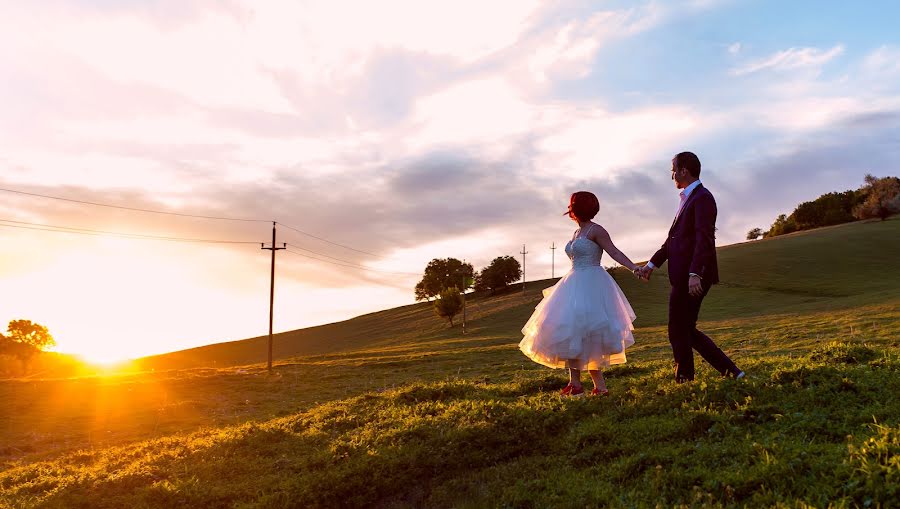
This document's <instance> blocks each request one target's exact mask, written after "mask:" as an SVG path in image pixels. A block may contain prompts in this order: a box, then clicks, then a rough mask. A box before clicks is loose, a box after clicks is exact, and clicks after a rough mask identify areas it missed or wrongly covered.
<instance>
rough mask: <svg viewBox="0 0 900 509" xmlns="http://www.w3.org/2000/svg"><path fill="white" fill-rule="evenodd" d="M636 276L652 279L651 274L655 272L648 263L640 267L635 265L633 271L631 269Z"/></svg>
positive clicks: (647, 279)
mask: <svg viewBox="0 0 900 509" xmlns="http://www.w3.org/2000/svg"><path fill="white" fill-rule="evenodd" d="M631 272H632V273H633V274H634V275H635V277H637V278H638V279H640V280H642V281H645V282H646V281H650V274H653V269H651V268H650V267H648V266H646V265H642V266H640V267H635V268H634V270H633V271H631Z"/></svg>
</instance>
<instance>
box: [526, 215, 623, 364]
mask: <svg viewBox="0 0 900 509" xmlns="http://www.w3.org/2000/svg"><path fill="white" fill-rule="evenodd" d="M593 226H594V225H593V224H591V225H590V226H589V228H588V229H586V231H585V232H584V233H585V235H588V234H589V233H590V228H593ZM579 233H581V232H580V231H576V232H575V235H574V236H573V237H572V240H570V241H569V243H568V244H566V254H567V255H568V256H569V259H570V260H572V268H571V269H569V272H567V273H566V275H565V276H563V277H562V278H561V279H560V280H559V281H558V282H557V283H556V284H555V285H553V286H552V287H550V288H547V289H546V290H544V299H543V300H541V302H540V303H538V305H537V307H535V310H534V313H533V314H532V315H531V318H529V319H528V322H527V323H526V324H525V327H524V328H522V333H523V334H524V335H525V338H524V339H522V341H521V342H520V343H519V349H521V350H522V352H523V353H525V355H527V356H528V357H530V358H531V359H532V360H533V361H535V362H537V363H540V364H543V365H544V366H549V367H551V368H569V367H571V368H576V369H583V370H593V369H600V368H602V367H605V366H610V365H613V364H622V363H624V362H625V349H626V348H628V347H629V346H631V345H633V344H634V336H633V334H632V331H633V330H634V327H633V325H632V322H633V321H634V319H635V314H634V310H633V309H632V308H631V304H629V303H628V299H627V298H625V294H624V293H622V290H621V289H620V288H619V285H617V284H616V281H615V280H614V279H613V278H612V276H610V275H609V274H608V273H607V272H606V269H604V268H603V266H601V265H600V257H601V256H603V250H602V249H601V248H600V246H598V245H597V244H596V243H595V242H594V241H592V240H590V239H588V238H586V237H585V236H581V235H579ZM569 360H573V361H574V362H573V363H571V364H570V363H569Z"/></svg>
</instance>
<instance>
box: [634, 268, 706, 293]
mask: <svg viewBox="0 0 900 509" xmlns="http://www.w3.org/2000/svg"><path fill="white" fill-rule="evenodd" d="M631 273H632V274H634V276H635V277H636V278H638V279H640V280H642V281H650V275H651V274H653V269H652V268H651V267H649V266H647V265H641V266H639V267H635V268H634V270H632V271H631ZM688 293H689V294H690V295H691V296H693V297H700V296H701V295H703V279H702V278H701V277H700V276H698V275H697V274H691V276H690V278H689V279H688Z"/></svg>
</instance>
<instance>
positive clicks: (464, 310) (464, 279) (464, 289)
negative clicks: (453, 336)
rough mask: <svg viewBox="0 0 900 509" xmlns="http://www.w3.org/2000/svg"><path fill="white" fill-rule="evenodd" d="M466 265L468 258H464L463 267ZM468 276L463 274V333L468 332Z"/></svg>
mask: <svg viewBox="0 0 900 509" xmlns="http://www.w3.org/2000/svg"><path fill="white" fill-rule="evenodd" d="M465 265H466V260H465V259H463V267H465ZM468 283H469V281H468V278H467V277H466V275H465V274H463V276H462V300H463V334H465V333H466V286H468Z"/></svg>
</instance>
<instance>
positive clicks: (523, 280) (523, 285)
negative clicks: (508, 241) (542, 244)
mask: <svg viewBox="0 0 900 509" xmlns="http://www.w3.org/2000/svg"><path fill="white" fill-rule="evenodd" d="M519 254H520V255H522V296H524V295H525V255H527V254H528V251H525V244H522V252H521V253H519Z"/></svg>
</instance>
